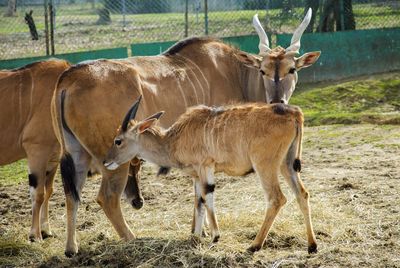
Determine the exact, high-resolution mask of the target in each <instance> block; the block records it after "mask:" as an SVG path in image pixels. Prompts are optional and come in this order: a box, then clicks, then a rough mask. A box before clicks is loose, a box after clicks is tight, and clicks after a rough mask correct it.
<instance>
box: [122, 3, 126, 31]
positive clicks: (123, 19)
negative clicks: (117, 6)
mask: <svg viewBox="0 0 400 268" xmlns="http://www.w3.org/2000/svg"><path fill="white" fill-rule="evenodd" d="M125 14H126V2H125V0H122V21H123V22H122V24H123V27H124V28H125V27H126V19H125Z"/></svg>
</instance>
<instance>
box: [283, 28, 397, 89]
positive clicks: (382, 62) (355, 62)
mask: <svg viewBox="0 0 400 268" xmlns="http://www.w3.org/2000/svg"><path fill="white" fill-rule="evenodd" d="M291 37H292V36H291V35H281V34H278V35H277V43H278V44H279V45H280V46H282V47H287V46H288V45H289V44H290V39H291ZM317 50H319V51H322V54H321V56H320V58H319V59H318V61H317V62H316V63H315V64H314V65H313V66H312V67H309V68H306V69H304V70H301V73H300V74H299V79H300V81H302V82H317V81H328V80H339V79H343V78H348V77H353V76H359V75H370V74H374V73H383V72H390V71H395V70H400V28H395V29H376V30H357V31H344V32H334V33H312V34H303V36H302V38H301V50H300V54H301V55H302V54H303V53H305V52H310V51H317Z"/></svg>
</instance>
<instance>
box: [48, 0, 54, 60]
mask: <svg viewBox="0 0 400 268" xmlns="http://www.w3.org/2000/svg"><path fill="white" fill-rule="evenodd" d="M49 9H50V48H51V55H54V53H55V49H54V21H55V16H54V15H55V14H54V5H53V0H50V4H49Z"/></svg>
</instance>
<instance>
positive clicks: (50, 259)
mask: <svg viewBox="0 0 400 268" xmlns="http://www.w3.org/2000/svg"><path fill="white" fill-rule="evenodd" d="M304 137H305V138H304V142H303V144H304V150H303V171H302V178H303V181H304V183H305V185H306V187H307V188H308V190H309V192H310V194H311V200H310V203H311V208H312V218H313V223H314V229H315V232H316V235H317V241H318V246H319V248H318V249H319V251H318V253H317V254H311V255H309V254H308V253H307V242H306V234H305V226H304V222H303V218H302V215H301V213H300V211H299V209H298V206H297V204H296V200H295V198H294V195H293V194H292V193H291V192H290V191H289V189H288V187H287V186H286V185H285V183H284V182H283V180H282V188H283V191H284V193H285V195H286V197H287V199H288V203H287V204H286V206H285V207H284V208H283V209H282V210H281V212H280V213H279V214H278V217H277V220H276V221H275V224H274V225H273V227H272V229H271V232H270V234H269V236H268V238H267V241H266V243H265V245H264V247H263V248H262V249H261V250H260V251H259V252H256V253H255V254H249V253H247V252H246V248H247V247H248V246H249V245H250V243H251V241H252V239H254V237H255V235H256V233H257V231H258V229H259V228H260V226H261V223H262V221H263V218H264V209H265V206H266V203H265V199H264V196H263V192H262V188H261V187H260V183H259V182H258V179H257V177H256V175H255V174H252V175H248V176H245V177H229V176H225V175H223V174H218V175H217V176H216V181H217V188H216V208H217V216H218V219H219V222H220V229H221V240H220V241H219V242H218V243H216V244H213V243H211V241H210V237H205V238H204V239H202V241H201V243H200V244H193V243H192V242H191V240H190V239H189V238H190V222H191V217H192V212H193V207H192V206H193V189H192V184H191V178H190V177H188V176H186V175H185V174H183V173H181V172H179V171H176V170H174V171H172V173H171V174H169V175H168V176H166V177H156V176H155V173H156V169H155V168H154V167H152V166H150V165H148V164H146V165H145V166H144V168H143V169H142V173H141V174H142V190H143V193H144V197H145V206H144V207H143V208H142V209H140V210H134V209H133V208H132V207H130V206H129V205H128V204H126V203H125V202H124V203H123V211H124V214H125V218H126V220H127V222H128V225H129V226H130V227H131V229H132V230H133V231H134V233H135V234H136V235H137V239H136V240H134V241H131V242H123V241H120V240H119V238H118V236H117V234H116V233H115V231H114V229H113V228H112V226H111V224H110V222H109V221H108V220H107V218H106V216H105V215H104V213H103V212H102V210H101V208H100V207H99V206H98V205H97V203H96V202H95V198H96V193H97V191H98V188H99V182H100V177H97V178H92V179H88V181H87V183H86V185H85V188H84V191H83V201H82V204H81V206H80V208H79V212H78V226H79V227H78V230H77V232H78V238H79V242H80V252H79V253H78V255H77V256H74V257H73V258H71V259H68V258H66V257H65V256H64V245H65V236H66V231H65V227H66V210H65V203H64V195H63V192H62V187H61V182H60V178H59V176H57V179H56V183H55V193H54V195H53V197H52V199H51V217H50V218H51V224H52V228H53V231H54V234H55V237H52V238H48V239H46V240H44V241H43V242H37V243H30V242H28V241H27V235H28V232H29V227H30V209H31V204H30V200H29V191H28V183H27V181H25V182H23V183H18V184H15V183H14V184H0V266H1V267H14V266H15V267H29V266H34V267H36V266H41V267H73V266H89V267H99V266H108V267H125V266H132V267H137V266H139V267H153V266H157V267H176V266H184V267H198V266H205V267H238V266H240V267H265V266H268V267H400V254H399V253H400V245H399V242H400V201H399V192H400V168H399V166H400V126H398V125H397V126H394V125H379V126H378V125H347V126H343V125H331V126H319V127H308V128H306V131H305V135H304Z"/></svg>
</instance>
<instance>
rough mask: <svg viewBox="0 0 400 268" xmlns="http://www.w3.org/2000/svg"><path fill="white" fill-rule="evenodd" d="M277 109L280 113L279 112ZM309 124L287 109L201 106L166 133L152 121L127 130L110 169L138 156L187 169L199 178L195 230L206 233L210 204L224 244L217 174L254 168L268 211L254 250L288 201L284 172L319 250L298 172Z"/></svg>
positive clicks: (311, 244)
mask: <svg viewBox="0 0 400 268" xmlns="http://www.w3.org/2000/svg"><path fill="white" fill-rule="evenodd" d="M277 110H279V111H280V112H279V113H277V112H276V111H277ZM303 121H304V119H303V114H302V112H301V110H300V109H299V108H298V107H295V106H286V105H282V104H275V105H266V104H262V103H256V104H243V105H235V106H228V107H224V108H210V107H206V106H197V107H194V108H191V109H189V110H188V111H187V112H186V113H185V114H183V115H182V116H180V117H179V118H178V120H177V122H176V123H174V124H173V125H172V126H171V127H170V128H169V129H167V130H165V131H164V130H162V129H160V128H159V127H158V126H152V124H153V123H154V119H153V118H152V117H150V118H149V119H145V120H144V121H140V122H135V121H132V123H131V127H130V128H129V129H128V130H127V131H119V133H118V135H117V136H116V139H115V140H118V141H120V144H114V145H113V146H112V148H111V149H110V151H109V152H108V154H107V157H106V160H105V165H106V166H107V167H109V168H116V167H118V166H119V165H121V164H123V163H124V162H126V161H129V159H130V158H132V157H134V156H138V157H140V158H144V159H146V160H148V161H150V162H154V163H155V164H158V165H160V166H172V167H178V168H182V169H185V170H186V171H187V172H189V173H190V174H192V175H194V176H195V196H196V198H195V205H194V208H195V217H194V218H195V219H194V223H193V231H194V232H195V233H196V234H198V235H200V234H201V223H202V221H203V218H202V217H203V216H204V212H202V210H203V204H204V205H205V207H206V209H207V215H208V218H209V222H210V227H211V231H212V233H213V241H217V240H218V239H219V229H218V223H217V219H216V216H215V212H214V205H213V202H214V201H213V192H214V187H215V186H214V185H215V183H214V178H213V173H214V172H224V173H226V174H228V175H231V176H242V175H244V174H246V173H247V172H248V171H249V170H251V169H254V170H255V171H256V172H257V174H258V175H259V177H260V179H261V184H262V186H263V188H264V191H265V193H266V196H267V201H268V207H267V211H266V217H265V221H264V224H263V225H262V228H261V230H260V232H259V233H258V235H257V237H256V239H255V240H254V242H253V245H252V247H251V250H258V249H260V248H261V246H262V244H263V243H264V240H265V238H266V236H267V233H268V232H269V229H270V227H271V225H272V223H273V221H274V219H275V216H276V215H277V213H278V211H279V209H280V208H281V207H282V206H283V205H284V204H285V202H286V198H285V197H284V195H283V193H282V192H281V190H280V186H279V182H278V173H279V170H280V168H281V170H282V173H283V175H284V176H285V178H286V179H287V181H288V182H289V185H291V186H292V189H293V190H294V192H295V193H296V195H297V197H298V201H299V204H300V205H301V207H302V211H303V213H304V216H305V222H306V226H307V230H308V238H309V248H311V249H313V250H315V251H316V242H315V235H314V232H313V230H312V224H311V219H310V218H309V214H310V211H309V207H308V193H307V192H306V190H305V189H304V187H303V185H302V183H301V180H300V177H299V174H298V173H297V172H296V171H295V170H294V169H293V163H294V160H295V159H296V160H297V161H299V159H300V154H301V149H300V148H301V139H302V131H303ZM144 130H146V131H144ZM289 148H290V149H289ZM211 189H212V190H211ZM305 193H306V194H305Z"/></svg>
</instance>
